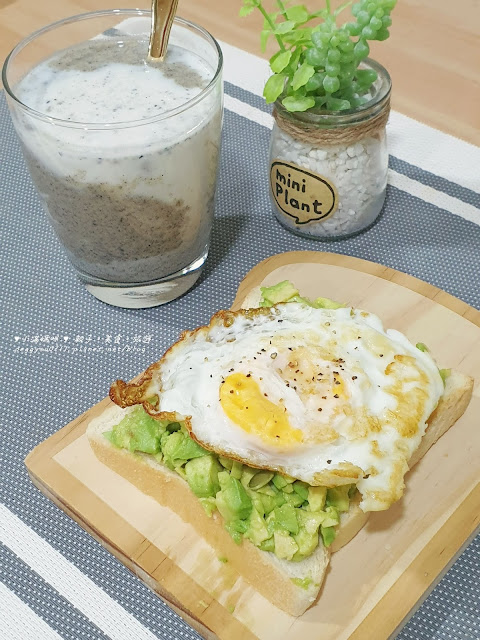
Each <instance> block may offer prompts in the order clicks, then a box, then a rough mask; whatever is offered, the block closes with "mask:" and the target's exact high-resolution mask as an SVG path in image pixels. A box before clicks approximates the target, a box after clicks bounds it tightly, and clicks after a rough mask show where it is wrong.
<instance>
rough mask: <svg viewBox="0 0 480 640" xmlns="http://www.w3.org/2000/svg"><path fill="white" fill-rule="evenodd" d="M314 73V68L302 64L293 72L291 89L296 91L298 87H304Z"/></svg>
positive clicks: (305, 63)
mask: <svg viewBox="0 0 480 640" xmlns="http://www.w3.org/2000/svg"><path fill="white" fill-rule="evenodd" d="M314 73H315V68H314V67H312V66H311V65H309V64H308V63H307V62H304V63H303V64H302V65H300V66H299V67H298V69H297V70H296V71H295V73H294V75H293V78H292V89H293V90H294V91H297V89H300V87H304V86H305V85H306V84H307V82H308V81H309V80H310V78H311V77H312V76H313V74H314Z"/></svg>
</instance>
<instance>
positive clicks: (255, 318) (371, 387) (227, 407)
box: [134, 303, 443, 511]
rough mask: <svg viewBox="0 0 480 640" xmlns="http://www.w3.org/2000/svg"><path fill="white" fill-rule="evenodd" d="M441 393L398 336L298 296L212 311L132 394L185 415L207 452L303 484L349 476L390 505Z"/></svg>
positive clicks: (423, 359)
mask: <svg viewBox="0 0 480 640" xmlns="http://www.w3.org/2000/svg"><path fill="white" fill-rule="evenodd" d="M442 393H443V382H442V379H441V377H440V374H439V372H438V369H437V366H436V364H435V362H434V360H433V359H432V357H431V356H430V355H429V354H428V352H422V351H420V350H419V349H417V348H416V347H415V346H414V345H413V344H411V343H410V341H409V340H408V339H407V338H406V337H405V336H404V335H403V334H401V333H400V332H398V331H395V330H391V329H390V330H385V329H384V328H383V326H382V322H381V321H380V319H379V318H378V317H377V316H375V315H373V314H370V313H367V312H365V311H359V310H355V309H350V308H340V309H335V310H333V309H314V308H311V307H309V306H306V305H304V304H301V303H285V304H279V305H277V306H276V307H273V308H271V309H254V310H247V311H238V312H226V311H224V312H220V313H218V314H216V315H215V316H214V317H213V318H212V321H211V323H210V325H208V326H206V327H201V328H200V329H197V330H196V331H192V332H186V333H184V334H183V335H182V338H181V339H180V340H179V341H178V342H177V343H176V344H175V345H173V347H171V348H170V349H169V350H168V351H167V353H166V354H165V355H164V357H163V358H162V359H161V360H160V361H159V362H158V363H157V364H156V365H153V366H152V367H151V368H150V369H149V370H148V372H147V377H146V378H145V379H144V380H143V381H142V383H141V385H140V388H139V387H138V386H137V392H136V394H134V395H135V397H136V401H142V400H143V401H144V400H146V399H147V398H152V397H154V398H158V402H157V403H156V406H155V409H153V408H152V406H151V405H145V406H146V407H147V408H148V410H149V412H151V413H153V414H156V415H157V416H159V417H161V416H162V415H164V416H167V415H168V416H170V415H173V414H175V415H176V416H177V419H181V420H185V424H186V426H187V428H188V430H189V431H190V434H191V436H192V438H194V439H195V440H196V441H198V442H199V443H200V444H201V445H202V446H204V447H205V448H207V449H210V450H213V451H215V452H217V453H219V454H222V455H226V456H228V457H230V458H234V459H236V460H239V461H241V462H244V463H245V464H248V465H251V466H253V467H258V468H268V469H271V470H276V471H278V472H280V473H283V474H287V475H289V476H292V477H294V478H297V479H300V480H303V481H305V482H307V483H309V484H311V485H324V486H338V485H342V484H350V483H355V484H356V485H357V487H358V489H359V491H360V492H361V494H362V502H361V507H362V509H363V510H364V511H376V510H382V509H387V508H388V507H389V506H390V505H391V504H392V503H393V502H395V501H396V500H398V499H399V498H400V497H401V495H402V493H403V489H404V481H403V477H404V475H405V473H406V471H407V470H408V460H409V458H410V456H411V455H412V453H413V452H414V451H415V449H416V448H417V447H418V445H419V443H420V440H421V438H422V436H423V434H424V433H425V429H426V427H427V419H428V418H429V416H430V415H431V413H432V412H433V410H434V409H435V407H436V406H437V404H438V401H439V399H440V397H441V395H442Z"/></svg>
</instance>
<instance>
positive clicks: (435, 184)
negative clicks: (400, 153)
mask: <svg viewBox="0 0 480 640" xmlns="http://www.w3.org/2000/svg"><path fill="white" fill-rule="evenodd" d="M225 91H226V93H228V94H229V95H230V96H232V97H233V98H237V100H241V101H242V102H245V103H246V104H249V105H251V106H252V107H255V108H257V109H260V111H264V112H265V113H272V107H271V105H267V104H266V102H265V100H264V98H262V97H261V96H257V95H256V94H254V93H251V92H250V91H247V90H246V89H242V88H240V87H237V86H236V85H234V84H231V83H229V82H225ZM390 167H391V168H392V169H394V170H395V171H398V173H401V174H403V175H405V176H408V177H409V178H412V180H416V181H417V182H421V183H422V184H425V185H427V186H429V187H432V188H433V189H436V190H437V191H442V192H443V193H446V194H448V195H450V196H452V197H453V198H458V199H459V200H462V201H463V202H466V203H468V204H471V205H473V206H479V205H478V202H479V198H478V193H476V192H475V191H473V190H472V189H467V188H466V187H462V186H461V185H459V184H456V183H455V182H452V181H451V180H446V179H445V178H442V177H440V176H437V175H436V174H434V173H431V172H430V171H425V169H422V168H420V167H417V166H415V165H413V164H410V163H409V162H406V161H405V160H400V158H397V157H395V156H393V155H391V154H390ZM479 188H480V179H479Z"/></svg>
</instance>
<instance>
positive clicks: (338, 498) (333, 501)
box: [327, 484, 351, 511]
mask: <svg viewBox="0 0 480 640" xmlns="http://www.w3.org/2000/svg"><path fill="white" fill-rule="evenodd" d="M350 487H351V485H349V484H345V485H343V486H341V487H333V488H331V489H328V490H327V506H329V507H335V509H336V510H337V511H348V510H349V508H350V498H349V491H350Z"/></svg>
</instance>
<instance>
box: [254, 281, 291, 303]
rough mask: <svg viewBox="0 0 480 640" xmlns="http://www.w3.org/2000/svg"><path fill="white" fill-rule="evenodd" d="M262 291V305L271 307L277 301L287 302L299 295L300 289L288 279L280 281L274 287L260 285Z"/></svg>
mask: <svg viewBox="0 0 480 640" xmlns="http://www.w3.org/2000/svg"><path fill="white" fill-rule="evenodd" d="M260 291H261V292H262V301H261V302H260V306H261V307H271V306H273V305H274V304H277V302H287V300H290V298H293V297H294V296H298V290H297V289H295V287H294V286H293V284H292V283H291V282H289V281H288V280H284V281H283V282H279V283H278V284H275V285H273V286H272V287H260Z"/></svg>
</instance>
